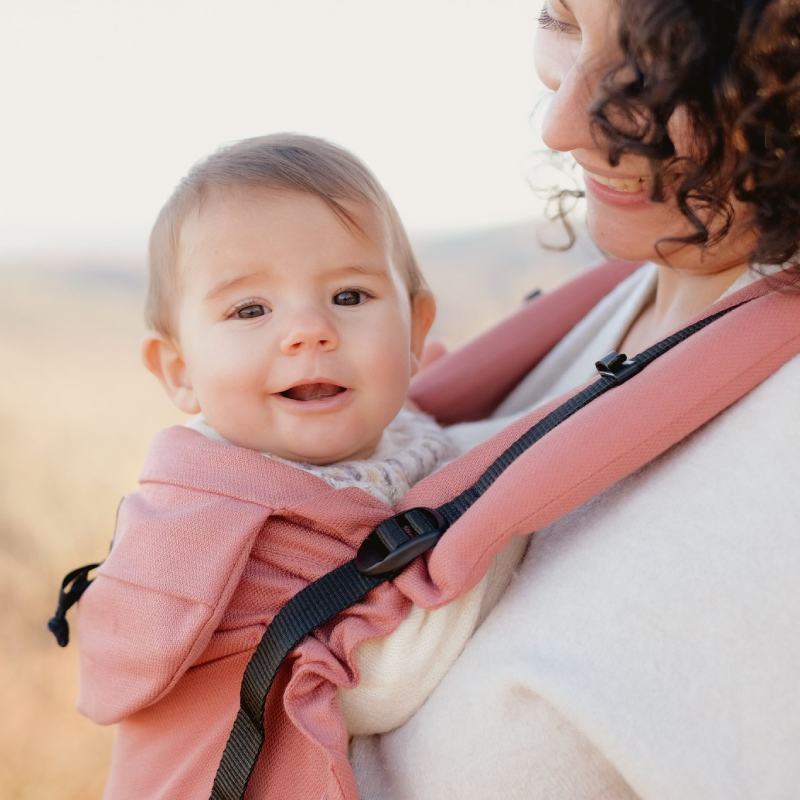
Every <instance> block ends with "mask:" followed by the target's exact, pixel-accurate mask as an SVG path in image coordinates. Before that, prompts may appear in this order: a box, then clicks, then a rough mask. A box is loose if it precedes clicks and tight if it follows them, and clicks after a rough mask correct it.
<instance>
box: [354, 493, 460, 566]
mask: <svg viewBox="0 0 800 800" xmlns="http://www.w3.org/2000/svg"><path fill="white" fill-rule="evenodd" d="M447 528H448V523H447V520H445V518H444V517H443V516H442V515H441V514H440V513H439V512H438V511H436V510H435V509H433V508H421V507H418V508H409V509H408V510H406V511H402V512H401V513H400V514H395V515H394V516H393V517H389V519H385V520H384V521H383V522H381V524H380V525H378V527H377V528H375V530H374V531H372V533H370V534H369V536H367V538H366V539H364V541H363V542H362V543H361V547H359V548H358V552H357V553H356V558H355V564H356V569H357V570H358V571H359V572H361V573H363V574H364V575H385V574H386V573H387V572H394V571H395V570H400V569H402V568H403V567H405V566H406V565H407V564H410V563H411V562H412V561H413V560H414V559H415V558H416V557H417V556H418V555H421V554H422V553H424V552H425V551H426V550H430V549H431V548H432V547H433V546H434V545H435V544H436V542H438V541H439V538H440V537H441V535H442V534H443V533H444V532H445V531H446V530H447Z"/></svg>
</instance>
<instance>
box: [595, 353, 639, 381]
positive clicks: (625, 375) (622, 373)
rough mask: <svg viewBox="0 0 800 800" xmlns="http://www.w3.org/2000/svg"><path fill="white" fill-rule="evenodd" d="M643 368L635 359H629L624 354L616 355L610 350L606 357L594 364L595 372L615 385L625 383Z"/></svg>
mask: <svg viewBox="0 0 800 800" xmlns="http://www.w3.org/2000/svg"><path fill="white" fill-rule="evenodd" d="M644 366H645V365H644V364H640V363H639V362H638V361H636V359H630V358H628V356H626V355H625V353H617V352H616V350H612V351H611V352H610V353H609V354H608V355H607V356H604V357H603V358H601V359H600V360H599V361H596V362H595V367H596V368H597V371H598V372H599V373H600V374H601V375H602V376H603V377H605V378H611V380H612V381H613V382H614V383H615V384H617V385H619V384H620V383H625V381H627V380H628V379H629V378H632V377H633V376H634V375H636V373H637V372H641V370H643V369H644Z"/></svg>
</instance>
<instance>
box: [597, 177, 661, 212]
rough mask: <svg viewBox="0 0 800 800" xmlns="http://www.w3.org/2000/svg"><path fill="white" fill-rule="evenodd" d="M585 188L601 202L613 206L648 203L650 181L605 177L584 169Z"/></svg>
mask: <svg viewBox="0 0 800 800" xmlns="http://www.w3.org/2000/svg"><path fill="white" fill-rule="evenodd" d="M584 177H585V179H586V189H587V191H589V192H590V193H591V194H592V196H594V197H596V198H597V199H598V200H600V201H601V202H603V203H608V204H609V205H613V206H645V205H649V204H650V203H651V202H652V201H651V200H650V182H649V180H648V179H647V178H607V177H605V176H604V175H596V174H594V173H592V172H589V171H588V170H584Z"/></svg>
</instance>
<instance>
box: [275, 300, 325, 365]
mask: <svg viewBox="0 0 800 800" xmlns="http://www.w3.org/2000/svg"><path fill="white" fill-rule="evenodd" d="M338 346H339V338H338V336H337V334H336V329H335V327H334V326H333V324H332V323H331V321H330V320H329V319H328V318H327V317H326V315H325V314H323V313H321V312H317V311H313V312H305V313H303V314H298V315H296V316H294V317H293V319H292V320H291V323H290V325H289V328H288V330H287V331H286V334H285V335H284V336H283V338H282V339H281V352H282V353H284V354H285V355H295V354H298V353H301V352H305V351H306V350H313V349H315V348H319V349H320V350H335V349H336V347H338Z"/></svg>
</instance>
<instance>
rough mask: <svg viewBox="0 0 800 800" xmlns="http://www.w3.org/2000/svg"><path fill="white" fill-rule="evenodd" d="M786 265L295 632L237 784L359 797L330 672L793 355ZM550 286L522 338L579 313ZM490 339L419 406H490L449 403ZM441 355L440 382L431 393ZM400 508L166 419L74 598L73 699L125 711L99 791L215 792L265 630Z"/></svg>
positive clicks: (99, 710) (457, 483)
mask: <svg viewBox="0 0 800 800" xmlns="http://www.w3.org/2000/svg"><path fill="white" fill-rule="evenodd" d="M612 270H618V273H617V276H616V278H614V279H613V280H610V281H609V277H608V276H609V274H610V272H611V271H612ZM629 271H630V267H628V268H626V269H623V270H620V268H619V266H612V267H605V268H604V269H601V270H599V271H596V272H594V273H590V274H589V275H588V276H585V277H584V279H583V281H585V283H583V282H579V284H577V285H578V286H579V287H580V289H581V291H588V290H587V289H586V287H587V286H592V285H593V286H594V287H595V289H594V292H595V294H594V302H596V301H597V300H598V299H599V297H600V296H601V295H602V294H603V293H605V291H607V290H608V289H609V288H611V286H613V285H614V282H615V281H617V280H619V279H620V278H621V277H624V275H625V274H627V273H628V272H629ZM598 276H599V278H598ZM779 280H780V279H772V280H771V281H759V282H758V283H756V284H752V285H751V286H749V287H747V288H746V289H743V290H742V291H741V292H738V293H737V294H735V295H733V296H731V297H729V298H726V299H725V300H724V301H722V302H720V303H719V304H717V305H716V306H714V307H712V309H709V312H710V311H713V310H719V309H721V308H724V307H729V306H730V305H733V304H735V303H737V302H739V301H741V300H743V299H745V298H750V297H752V298H756V299H754V300H753V301H752V302H750V303H748V304H747V305H745V306H743V307H742V308H740V309H737V310H735V311H733V312H731V314H729V315H727V316H726V317H724V318H723V319H721V320H719V321H717V322H715V323H713V324H712V325H711V326H710V327H708V328H706V329H705V330H703V331H701V332H700V333H698V334H696V335H694V336H693V337H691V338H690V339H689V340H687V341H686V342H684V343H682V344H681V345H679V346H678V347H676V348H675V349H674V350H672V351H671V352H670V353H668V354H666V355H664V356H662V357H661V358H660V359H659V360H657V361H656V362H655V363H654V364H652V365H651V366H649V367H648V368H647V369H646V370H645V371H644V372H643V373H642V374H640V375H638V376H636V377H635V378H633V379H632V380H630V381H629V382H628V383H626V384H625V385H624V386H622V387H619V388H616V389H613V390H612V391H610V392H609V393H608V394H606V395H604V396H603V397H601V398H600V399H598V400H596V401H594V402H593V403H592V404H590V405H589V406H588V407H587V408H585V409H583V410H582V411H581V412H580V413H578V414H576V415H575V416H574V417H572V418H571V419H569V420H568V421H566V422H565V423H563V424H562V425H561V426H559V427H558V428H557V429H556V430H555V431H553V432H551V433H550V434H548V435H547V436H546V437H545V438H544V439H542V440H541V441H540V442H539V443H538V444H537V445H535V446H534V447H533V448H531V449H530V450H529V451H528V452H526V453H525V454H523V455H522V456H521V457H520V458H519V459H518V460H517V461H516V462H515V463H514V464H513V465H512V466H511V467H510V468H509V469H508V470H507V471H506V472H505V473H504V474H503V475H502V476H501V477H500V478H499V479H498V480H497V481H496V483H495V484H494V485H493V486H492V487H491V488H490V489H489V491H488V492H487V493H486V494H485V495H484V496H483V497H482V498H481V499H480V500H479V501H478V502H477V503H476V504H475V505H474V506H473V508H472V509H471V510H470V512H469V513H468V514H467V515H465V516H464V517H462V518H461V520H459V521H458V522H457V523H456V524H455V525H453V527H452V528H451V529H450V530H449V531H448V532H447V533H446V534H445V536H444V537H443V539H442V541H441V542H440V543H439V545H438V546H437V547H436V549H435V550H434V551H433V553H432V555H431V557H430V559H429V561H428V562H427V563H425V562H423V561H420V562H418V563H415V564H414V565H412V566H411V567H410V568H409V569H408V570H407V571H406V572H405V573H404V574H403V575H401V576H400V578H398V579H397V581H395V583H394V584H390V585H384V586H382V587H380V588H378V589H377V590H375V591H374V592H373V593H372V594H371V595H370V597H369V602H366V603H361V604H359V605H357V606H355V607H353V608H352V609H350V610H349V611H348V612H347V613H346V614H344V615H343V616H342V617H341V618H339V619H338V620H337V621H336V622H335V623H332V624H330V625H328V626H325V627H324V628H323V629H321V630H320V631H317V632H316V633H315V635H314V636H311V637H309V638H308V639H307V640H306V641H304V642H303V643H302V644H301V645H300V646H299V647H298V648H297V649H296V650H295V651H294V653H293V654H292V657H291V658H290V659H289V663H288V664H286V665H284V670H283V672H282V675H281V677H280V680H279V681H278V685H277V686H276V688H275V691H273V693H272V695H271V697H270V701H269V704H268V709H267V714H266V730H267V742H268V744H267V746H266V748H265V752H264V753H263V754H262V758H261V759H260V761H259V764H258V765H257V767H256V770H255V773H254V775H253V779H252V781H251V785H250V788H249V790H248V794H247V796H248V797H249V798H276V799H277V798H280V799H281V800H292V799H293V798H298V800H300V799H301V798H302V800H307V799H308V798H331V799H334V798H335V799H336V800H354V799H355V798H356V797H357V792H356V787H355V782H354V779H353V776H352V772H351V770H350V766H349V763H348V761H347V733H346V730H345V728H344V724H343V722H342V719H341V715H340V713H339V711H338V708H337V705H336V686H351V685H354V683H355V682H356V681H357V679H358V676H357V674H356V672H355V669H354V665H353V662H352V653H353V649H354V648H355V646H356V645H357V644H358V643H359V642H361V641H363V640H365V639H367V638H372V637H375V636H383V635H386V634H387V633H389V632H390V631H391V630H393V629H394V628H395V627H396V626H397V624H399V622H400V621H401V619H402V618H403V617H404V615H405V614H406V613H407V611H408V609H409V608H410V605H411V603H412V602H413V603H415V604H416V605H419V606H422V607H427V608H433V607H436V606H438V605H441V604H443V603H446V602H448V601H449V600H451V599H452V598H454V597H457V596H459V595H460V594H462V593H463V592H465V591H467V590H468V589H469V588H471V587H472V586H473V585H474V584H475V583H476V582H477V581H478V580H479V579H480V577H481V576H482V575H483V574H484V572H485V570H486V568H487V566H488V565H489V563H490V560H491V558H492V556H493V555H494V554H495V553H496V552H497V551H498V550H499V549H500V548H501V546H502V545H503V543H504V542H505V541H506V540H507V539H508V537H509V536H511V535H513V534H516V533H526V532H530V531H532V530H535V529H537V528H540V527H542V526H543V525H546V524H548V523H549V522H551V521H552V520H554V519H556V518H557V517H559V516H561V515H563V514H565V513H567V512H568V511H570V510H572V509H573V508H575V507H577V506H578V505H580V504H581V503H583V502H584V501H585V500H587V499H588V498H590V497H592V496H593V495H596V494H598V493H599V492H601V491H603V490H604V489H606V488H607V487H608V486H610V485H612V484H613V483H615V482H616V481H618V480H620V479H621V478H622V477H624V476H626V475H628V474H630V473H631V472H633V471H634V470H636V469H638V468H639V467H640V466H642V465H643V464H645V463H647V462H648V461H650V460H652V459H654V458H656V457H657V456H658V455H660V454H661V453H662V452H664V451H665V450H666V449H668V448H669V447H670V446H672V445H673V444H675V443H676V442H678V441H680V440H681V439H682V438H684V437H685V436H687V435H689V434H690V433H691V432H692V431H693V430H695V429H696V428H698V427H699V426H700V425H702V424H703V423H704V422H706V421H707V420H708V419H710V418H711V417H713V416H714V415H715V414H717V413H719V412H720V411H722V410H723V409H724V408H726V407H727V406H728V405H730V404H731V403H733V402H735V401H736V400H737V399H738V398H739V397H741V396H742V395H744V394H746V393H747V392H748V391H750V390H751V389H752V388H753V387H755V386H756V385H758V384H759V383H760V382H761V381H763V380H764V379H765V378H766V377H768V376H769V375H770V374H771V373H772V372H774V371H775V370H777V369H778V368H780V366H781V365H782V364H784V363H785V362H786V361H787V360H788V359H790V358H791V357H792V356H794V355H796V354H798V352H800V294H798V293H789V292H778V291H773V290H772V289H771V287H774V285H775V283H776V282H778V281H779ZM556 294H557V293H554V295H551V296H550V297H551V298H552V297H555V296H556ZM560 298H561V299H560V300H558V302H556V301H552V300H551V301H550V303H551V304H552V306H551V307H550V308H549V309H547V313H544V312H542V313H536V314H534V313H533V311H534V309H535V307H537V306H540V307H542V304H543V303H544V302H545V300H548V298H546V297H543V298H541V299H537V300H536V301H535V302H534V303H532V304H531V306H530V312H529V313H524V314H523V316H524V319H525V325H524V326H523V325H522V324H521V323H519V322H517V323H515V325H518V327H516V328H515V335H516V336H518V337H520V338H522V339H523V341H526V342H530V343H533V342H537V341H538V340H539V338H540V336H541V335H543V334H542V332H541V331H540V327H539V326H540V325H547V324H550V323H551V322H552V319H553V317H554V316H555V317H558V318H560V319H561V320H562V325H566V329H568V327H569V326H570V325H572V324H574V322H576V321H577V319H578V318H579V317H580V316H581V315H582V313H583V312H580V311H578V310H576V306H573V305H572V304H571V303H570V295H569V293H567V294H564V293H562V294H561V296H560ZM559 304H560V306H561V309H562V313H561V314H558V313H557V306H558V305H559ZM548 305H550V304H548ZM540 310H541V308H540ZM527 311H528V310H527V309H526V312H527ZM709 312H706V313H709ZM705 315H706V314H703V315H702V316H705ZM496 345H497V335H496V331H493V332H490V333H489V334H488V335H487V336H486V337H485V338H484V339H483V340H481V339H479V340H477V341H476V342H474V343H473V344H472V345H471V346H470V347H469V348H468V349H465V350H463V351H460V352H458V353H455V354H453V355H452V356H449V357H447V358H446V359H444V360H443V362H442V363H441V365H440V364H439V362H437V363H436V364H434V365H433V366H432V367H431V368H430V370H431V373H430V374H428V375H425V376H424V377H425V380H424V381H422V379H420V384H419V385H420V386H421V387H422V389H421V390H420V391H419V392H416V391H415V393H414V396H415V399H416V400H417V402H418V403H419V404H420V405H422V406H423V407H424V408H425V410H427V411H428V412H430V413H433V414H434V415H435V416H437V417H439V418H441V417H443V416H446V415H452V414H453V409H454V408H456V407H457V408H459V413H460V414H464V415H471V414H473V413H474V412H475V409H476V408H480V407H483V408H485V407H486V405H484V404H483V401H482V400H480V399H476V400H475V403H474V404H473V403H470V404H458V405H457V406H456V400H457V398H458V397H459V392H460V391H461V390H462V388H463V387H464V386H465V385H470V383H471V381H472V380H473V379H472V378H468V379H466V380H464V381H462V380H460V379H459V376H464V375H465V374H466V373H469V372H472V371H474V370H473V366H474V364H475V363H476V362H478V363H486V360H487V359H488V360H491V359H490V356H491V353H492V352H494V348H495V347H496ZM481 359H483V361H481ZM530 361H531V359H530V358H528V354H527V352H526V351H525V350H524V349H522V348H520V349H518V350H517V351H515V352H514V353H512V354H510V355H507V357H506V359H505V363H506V366H507V368H508V374H507V375H504V374H500V373H499V372H498V373H495V377H496V379H497V380H499V381H501V382H502V381H504V382H505V383H504V385H505V386H507V388H511V386H512V385H513V383H514V381H515V380H518V379H519V377H521V376H522V375H524V374H525V372H527V371H528V370H529V369H530V368H531V367H532V366H533V364H532V363H530ZM439 370H442V374H444V375H447V376H449V377H448V380H447V381H444V382H443V383H441V384H439V389H438V390H437V391H436V392H430V390H429V387H430V386H432V385H436V381H437V380H438V378H437V377H436V373H437V372H438V371H439ZM509 376H513V377H509ZM484 388H485V389H486V392H487V394H488V395H491V396H492V399H491V402H492V403H494V402H496V400H495V398H494V394H495V393H494V387H486V386H485V385H484V386H483V387H481V385H479V384H474V383H473V390H474V391H475V392H479V393H480V392H481V391H482V389H484ZM558 402H559V401H554V402H553V403H550V404H548V406H547V407H545V408H540V409H537V410H536V411H535V412H533V413H531V414H529V415H528V416H527V417H525V418H524V419H522V420H519V421H518V422H516V423H515V424H514V425H513V426H511V427H510V428H509V429H507V430H505V431H503V432H501V433H500V434H498V435H497V436H495V437H494V438H493V439H491V440H489V441H488V442H486V443H484V444H483V445H482V446H480V447H478V448H476V449H475V450H473V451H471V452H470V453H469V454H467V455H465V456H463V457H461V458H459V459H457V460H456V461H454V462H452V463H451V464H449V465H448V466H446V467H445V468H444V469H442V470H440V471H438V472H437V473H435V474H433V475H431V476H429V477H428V478H426V479H424V480H423V481H421V482H420V483H418V484H417V485H416V486H415V487H413V488H412V490H411V491H410V492H409V493H408V494H407V495H406V496H405V497H404V498H403V501H402V503H401V504H400V505H399V507H398V510H402V509H403V508H409V507H412V506H417V505H440V504H441V503H443V502H446V501H447V500H448V499H450V498H451V497H453V496H454V495H456V494H457V493H459V492H460V491H461V490H462V489H464V488H465V487H466V486H468V485H470V484H471V483H472V482H473V481H474V480H475V478H477V476H478V475H479V474H480V473H481V472H482V471H483V470H484V469H485V467H486V466H487V465H488V464H489V463H490V462H491V461H493V460H494V458H496V456H497V455H498V454H499V453H500V452H502V451H503V450H504V449H505V448H506V447H507V446H508V444H510V443H511V442H512V441H514V439H516V438H517V437H518V435H519V434H520V433H521V432H522V431H524V430H525V429H527V428H528V427H530V425H531V424H533V423H534V422H535V421H536V420H538V419H540V418H541V417H542V416H544V414H546V413H547V412H548V411H549V410H551V409H552V408H553V407H555V406H556V405H557V404H558ZM448 418H449V419H458V418H459V417H454V416H449V417H448ZM391 513H395V510H394V509H390V508H388V507H387V506H384V505H383V504H382V503H380V502H379V501H377V500H375V499H374V498H372V497H371V496H369V495H367V494H366V493H365V492H363V491H361V490H359V489H347V490H344V491H342V490H334V489H332V488H331V487H329V486H328V485H327V484H325V483H324V482H323V481H321V480H320V479H318V478H316V477H314V476H312V475H309V474H307V473H303V472H301V471H298V470H296V469H294V468H293V467H290V466H288V465H285V464H281V463H278V462H273V461H270V460H267V459H264V458H262V457H261V456H259V455H258V454H256V453H252V452H250V451H247V450H243V449H239V448H233V447H225V446H224V445H219V444H216V443H214V442H211V441H209V440H207V439H204V438H203V437H202V436H201V435H200V434H197V433H195V432H193V431H190V430H188V429H185V428H171V429H168V430H167V431H165V432H163V433H162V434H160V435H159V436H158V437H157V439H156V441H155V444H154V446H153V449H152V451H151V454H150V456H149V457H148V460H147V463H146V465H145V469H144V472H143V475H142V488H141V490H140V491H139V492H138V493H137V494H135V495H132V496H130V497H129V498H126V500H125V502H124V503H123V506H122V508H121V512H120V519H119V525H118V531H117V535H116V541H115V545H114V548H113V549H112V552H111V554H110V556H109V558H108V559H107V561H106V562H105V564H104V565H103V567H102V568H101V570H100V572H99V575H98V578H97V580H96V582H95V583H94V584H93V585H92V587H91V588H90V589H89V590H88V591H87V592H86V594H85V595H84V598H83V599H82V600H81V603H80V622H79V643H80V648H81V659H82V684H81V697H80V701H79V707H80V709H81V710H82V711H83V712H84V713H86V714H88V715H89V716H90V717H92V718H93V719H96V720H97V721H99V722H104V723H107V722H114V721H117V720H121V721H122V722H121V724H120V728H119V733H118V739H117V742H116V745H115V750H114V756H113V760H112V767H111V772H110V777H109V783H108V787H107V791H106V797H108V798H114V800H117V799H119V798H137V800H138V799H139V798H195V797H197V798H200V797H207V796H208V794H209V790H210V786H211V783H212V781H213V776H214V773H215V771H216V767H217V764H218V761H219V756H220V754H221V752H222V749H223V747H224V743H225V740H226V737H227V733H228V731H229V729H230V725H231V724H232V721H233V718H234V716H235V713H236V710H237V708H238V689H239V681H240V678H241V675H242V672H243V671H244V667H245V665H246V663H247V660H248V658H249V656H250V652H251V651H252V648H253V647H254V645H255V643H256V642H257V641H258V639H259V638H260V635H261V633H262V632H263V630H264V627H265V625H266V624H267V622H268V621H269V620H270V619H271V618H272V616H274V613H275V611H276V610H277V609H278V608H279V607H280V605H281V604H282V603H283V602H285V600H286V599H288V597H289V596H291V594H293V593H294V592H295V591H297V590H298V589H299V588H301V587H302V586H304V585H305V584H306V583H307V582H308V581H309V580H312V579H313V578H314V577H316V576H317V575H319V574H321V573H323V572H325V571H327V570H328V569H330V568H332V567H333V566H335V565H336V564H339V563H341V562H343V561H345V560H346V559H348V558H350V557H351V556H352V554H353V552H354V551H355V549H356V548H357V546H358V543H359V542H360V541H361V540H362V539H363V538H364V536H365V535H366V534H367V533H368V532H369V531H370V530H371V529H372V528H373V527H374V526H375V525H376V524H377V523H378V522H379V521H380V520H382V519H383V518H385V517H386V516H388V515H389V514H391Z"/></svg>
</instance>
